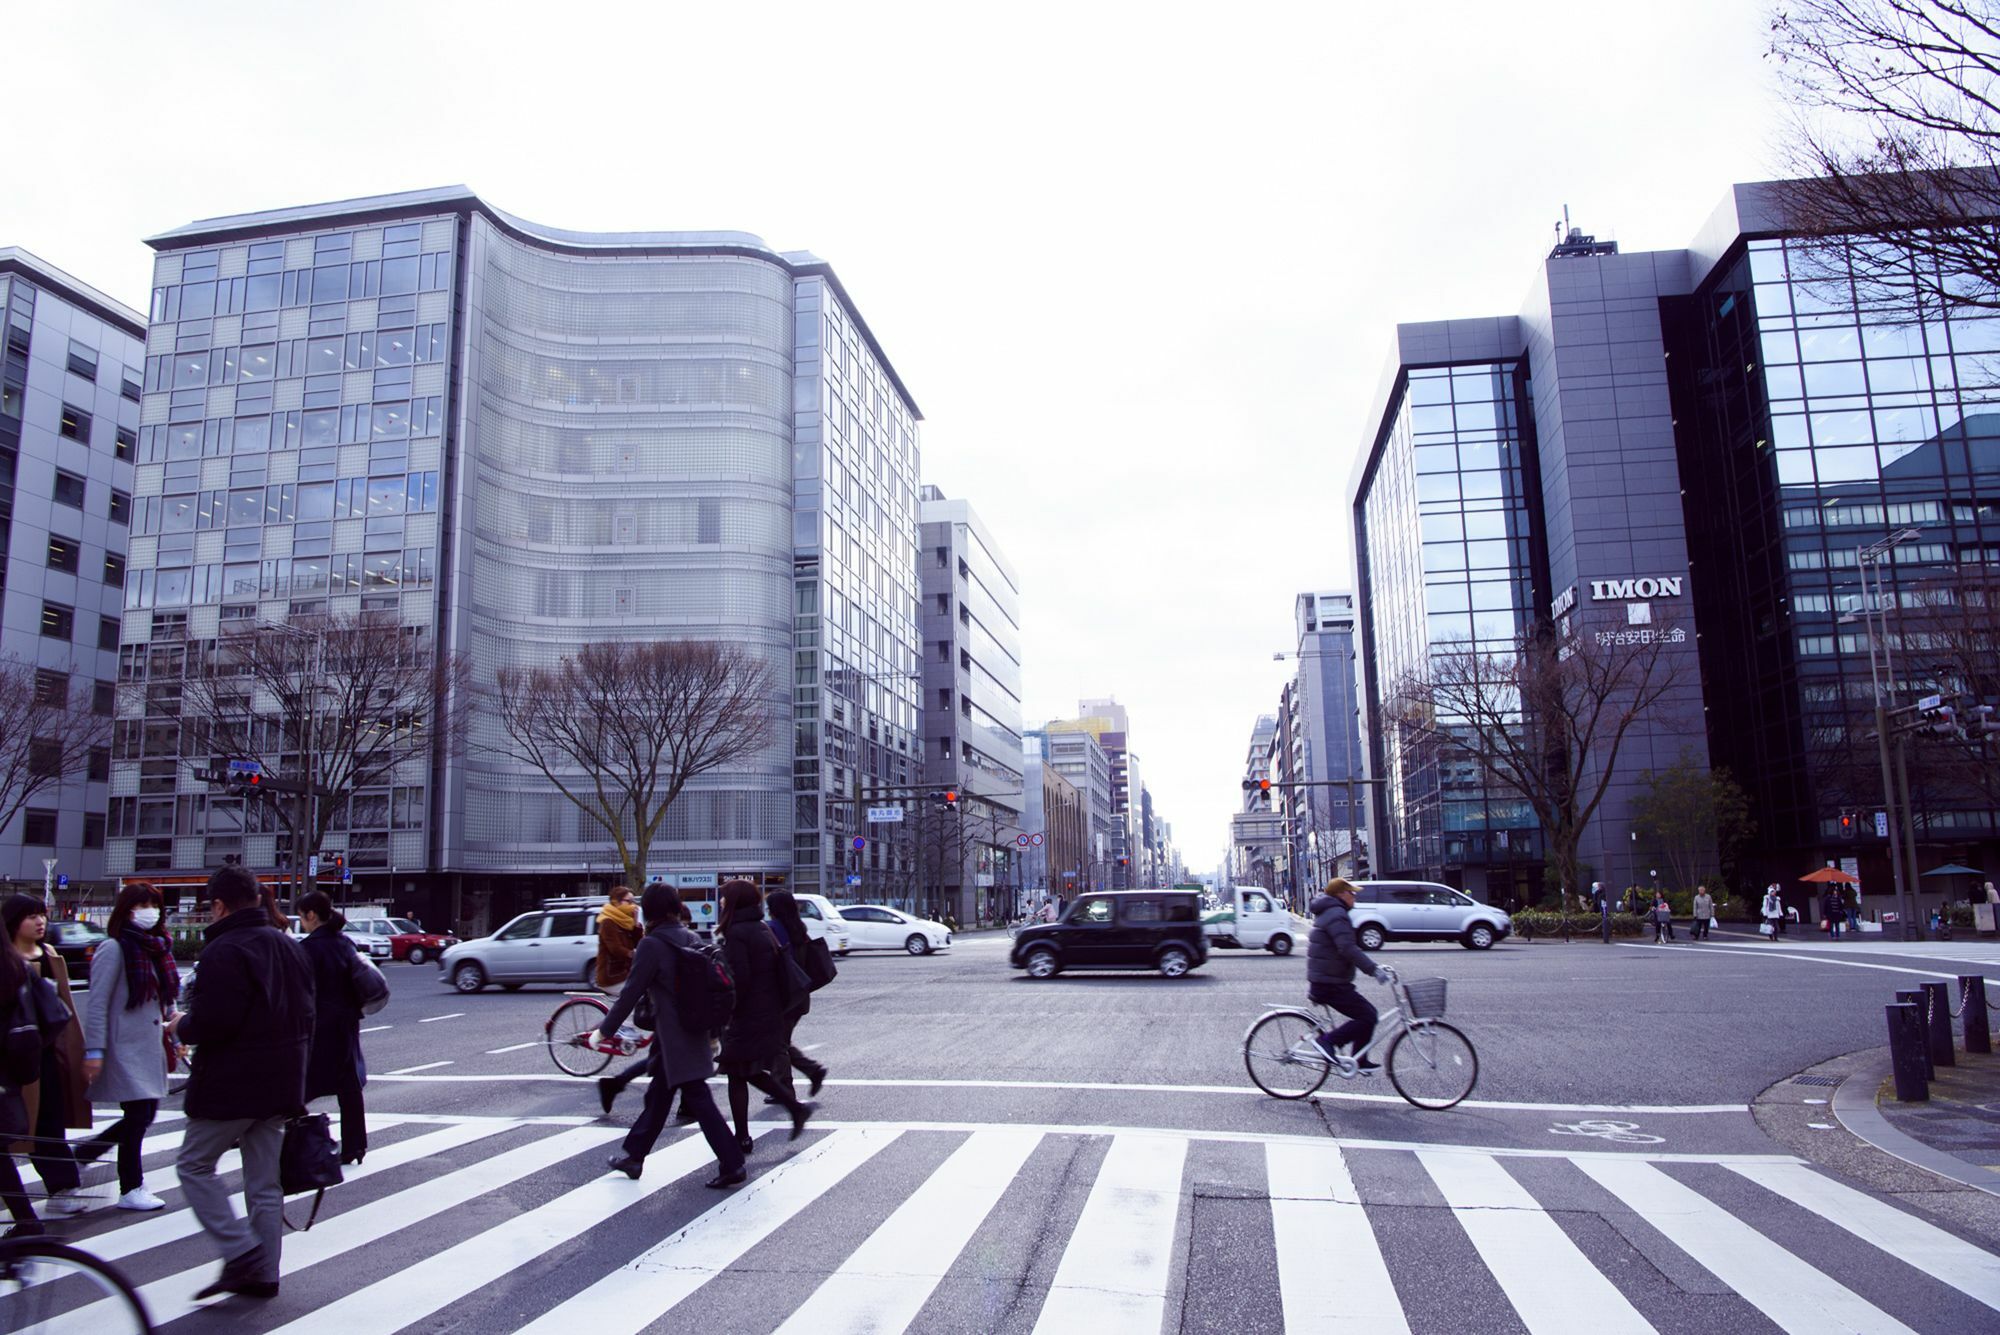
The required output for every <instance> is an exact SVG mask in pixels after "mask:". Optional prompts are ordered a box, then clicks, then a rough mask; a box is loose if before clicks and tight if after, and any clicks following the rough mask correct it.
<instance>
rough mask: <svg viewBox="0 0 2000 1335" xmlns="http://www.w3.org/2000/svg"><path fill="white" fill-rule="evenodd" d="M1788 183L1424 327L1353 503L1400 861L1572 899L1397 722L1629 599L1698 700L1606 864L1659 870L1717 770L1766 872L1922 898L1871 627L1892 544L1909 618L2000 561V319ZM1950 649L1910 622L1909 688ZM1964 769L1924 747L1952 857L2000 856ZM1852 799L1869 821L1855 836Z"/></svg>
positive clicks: (1932, 861)
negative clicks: (1397, 691)
mask: <svg viewBox="0 0 2000 1335" xmlns="http://www.w3.org/2000/svg"><path fill="white" fill-rule="evenodd" d="M1779 194H1780V190H1779V187H1778V186H1776V185H1773V184H1769V183H1766V184H1749V185H1739V186H1736V187H1733V188H1732V189H1731V191H1730V193H1729V195H1728V196H1727V198H1725V200H1724V201H1723V203H1722V205H1721V207H1720V208H1719V209H1718V210H1717V211H1716V213H1715V214H1714V216H1713V217H1712V218H1711V220H1710V221H1709V223H1708V224H1707V225H1706V226H1705V227H1704V229H1703V230H1702V233H1701V235H1700V236H1698V237H1697V238H1696V239H1695V240H1694V242H1693V243H1692V244H1691V245H1690V246H1689V247H1688V248H1687V249H1685V250H1677V251H1660V252H1647V253H1620V252H1619V251H1618V250H1617V248H1616V246H1615V245H1613V244H1610V243H1598V242H1595V241H1593V240H1592V239H1591V238H1588V237H1582V236H1578V235H1575V234H1572V235H1571V237H1570V238H1569V239H1568V240H1567V241H1566V242H1565V243H1564V244H1562V245H1559V246H1558V247H1556V249H1555V251H1554V252H1553V253H1552V254H1551V255H1550V256H1549V257H1548V258H1547V259H1546V260H1545V261H1544V262H1543V264H1542V266H1541V269H1540V272H1539V273H1538V275H1537V279H1536V282H1535V283H1534V285H1533V287H1532V288H1531V291H1530V295H1529V298H1528V300H1527V302H1526V303H1525V304H1524V306H1523V309H1522V311H1521V312H1520V313H1519V314H1518V315H1513V316H1502V317H1497V318H1480V319H1468V320H1451V321H1442V322H1437V323H1431V324H1418V325H1403V326H1399V327H1398V329H1397V338H1396V348H1395V352H1394V354H1393V355H1392V357H1391V359H1390V364H1389V367H1388V370H1387V372H1386V374H1385V376H1384V379H1383V382H1382V385H1381V388H1380V390H1379V391H1378V395H1377V402H1376V406H1375V409H1374V411H1372V412H1371V414H1370V421H1371V422H1372V423H1373V424H1374V425H1373V428H1372V430H1371V434H1370V437H1369V438H1368V440H1367V441H1366V442H1365V448H1364V450H1363V452H1362V457H1361V459H1360V460H1359V462H1358V464H1357V467H1356V470H1355V473H1354V478H1353V483H1352V488H1351V502H1352V512H1353V522H1354V544H1355V562H1356V570H1357V576H1358V586H1359V595H1360V619H1361V659H1362V669H1363V679H1364V687H1363V691H1362V704H1363V709H1364V711H1365V712H1366V713H1367V715H1368V719H1369V726H1368V728H1367V746H1368V756H1369V761H1370V766H1371V771H1372V773H1373V774H1374V775H1375V776H1377V777H1380V778H1382V779H1385V780H1386V781H1387V782H1386V784H1385V785H1384V786H1383V787H1382V788H1380V789H1378V790H1377V792H1376V794H1375V803H1374V809H1373V811H1372V813H1371V814H1372V818H1373V824H1372V830H1373V833H1374V836H1375V838H1376V841H1377V847H1378V848H1379V849H1380V850H1381V856H1380V859H1379V861H1378V864H1377V871H1378V874H1409V875H1422V876H1425V877H1429V878H1435V879H1441V880H1445V881H1448V882H1450V883H1453V884H1456V885H1460V886H1462V887H1464V888H1465V889H1467V890H1469V891H1472V892H1474V893H1476V894H1484V895H1486V896H1488V897H1492V898H1504V896H1505V894H1506V893H1507V892H1508V890H1510V889H1511V891H1512V893H1514V894H1515V896H1516V897H1517V898H1523V899H1525V898H1528V897H1529V893H1528V892H1529V891H1530V890H1532V891H1533V892H1534V894H1536V895H1538V894H1539V893H1540V891H1541V868H1540V862H1541V849H1540V848H1539V846H1538V845H1537V842H1536V841H1537V832H1536V830H1535V829H1534V828H1533V822H1532V820H1531V819H1529V817H1528V814H1527V813H1526V811H1525V810H1524V809H1523V808H1522V807H1521V805H1520V804H1519V803H1518V802H1517V801H1515V800H1513V799H1511V798H1510V797H1509V795H1507V794H1506V793H1504V792H1496V791H1493V790H1492V789H1491V788H1490V787H1488V786H1486V785H1483V784H1482V782H1481V780H1480V777H1479V774H1478V772H1477V770H1476V769H1475V768H1473V767H1469V766H1467V767H1463V768H1459V769H1455V770H1450V771H1448V772H1441V771H1440V769H1439V767H1438V766H1436V765H1435V764H1434V763H1430V762H1428V760H1427V758H1426V757H1425V756H1424V755H1423V753H1422V752H1421V751H1419V750H1417V749H1415V748H1412V747H1408V746H1404V745H1402V744H1401V743H1400V742H1399V740H1398V739H1397V737H1396V736H1395V735H1394V732H1393V730H1392V729H1389V728H1387V727H1385V726H1384V724H1385V714H1386V710H1385V708H1384V706H1385V702H1386V699H1387V694H1388V692H1390V691H1391V690H1392V689H1393V683H1394V682H1396V681H1397V680H1398V679H1399V677H1400V676H1401V675H1402V674H1403V673H1404V672H1406V671H1408V670H1409V669H1410V668H1411V667H1412V666H1413V665H1417V664H1420V663H1421V662H1422V661H1423V659H1424V658H1425V656H1426V655H1429V654H1432V653H1434V652H1436V651H1437V650H1438V649H1439V648H1440V647H1441V646H1445V645H1448V644H1449V645H1452V646H1457V645H1462V644H1464V643H1465V642H1468V641H1469V642H1470V643H1471V644H1472V645H1473V646H1475V647H1478V648H1480V649H1487V648H1494V649H1504V648H1505V647H1506V645H1507V643H1508V642H1509V641H1511V639H1512V638H1513V637H1514V636H1515V635H1517V634H1519V633H1520V632H1521V631H1522V630H1524V629H1526V628H1527V627H1529V626H1530V625H1532V624H1534V623H1535V622H1536V621H1537V620H1538V619H1540V620H1543V621H1548V620H1552V619H1554V618H1556V617H1558V616H1562V615H1570V614H1575V615H1585V614H1589V615H1592V616H1594V617H1596V618H1598V619H1599V620H1600V621H1604V620H1605V619H1606V618H1607V614H1608V616H1609V620H1610V621H1612V622H1615V623H1619V624H1625V625H1629V626H1630V627H1633V628H1634V630H1633V632H1632V633H1639V634H1656V635H1661V636H1663V637H1666V638H1667V641H1668V645H1669V647H1668V649H1667V650H1666V652H1667V653H1668V655H1669V656H1670V657H1672V656H1679V658H1680V661H1678V662H1677V663H1676V664H1675V671H1676V674H1677V680H1678V681H1679V683H1680V685H1679V686H1678V687H1677V689H1676V691H1675V692H1674V694H1673V695H1672V696H1671V697H1670V698H1669V699H1668V700H1667V701H1666V702H1665V703H1664V704H1663V706H1662V707H1661V708H1660V709H1659V710H1658V711H1657V712H1656V713H1655V715H1654V716H1653V717H1651V718H1649V719H1647V720H1645V721H1644V722H1642V723H1641V724H1640V725H1639V726H1638V727H1637V728H1636V729H1635V731H1634V733H1633V734H1631V735H1629V736H1628V738H1627V741H1626V745H1625V747H1624V749H1623V751H1622V753H1621V754H1620V756H1619V757H1618V761H1617V771H1616V774H1615V775H1614V782H1613V785H1612V788H1611V790H1610V792H1609V794H1608V796H1607V799H1606V802H1605V804H1604V806H1603V808H1602V809H1601V810H1600V811H1599V813H1598V816H1597V819H1596V821H1595V823H1594V825H1593V827H1592V829H1591V830H1590V831H1589V832H1588V833H1587V835H1586V838H1585V842H1584V849H1583V856H1584V860H1585V861H1586V862H1587V863H1589V864H1590V866H1591V868H1592V871H1593V873H1594V874H1595V875H1596V876H1597V878H1598V879H1601V880H1603V881H1605V882H1606V883H1607V884H1612V885H1624V884H1633V883H1637V884H1646V883H1647V880H1648V877H1647V873H1648V872H1649V871H1650V870H1651V869H1652V868H1651V865H1649V864H1652V863H1655V862H1656V861H1657V859H1656V858H1655V857H1654V855H1653V851H1652V850H1650V849H1648V848H1646V847H1645V846H1644V844H1643V843H1642V842H1641V841H1638V840H1635V839H1634V837H1633V829H1632V826H1633V818H1632V802H1633V799H1634V797H1635V795H1636V794H1637V792H1638V790H1639V786H1640V783H1641V779H1642V776H1643V775H1644V774H1645V773H1646V772H1647V771H1649V770H1659V769H1664V768H1666V767H1668V766H1670V765H1673V764H1675V763H1677V762H1680V761H1686V762H1688V763H1692V764H1696V765H1709V764H1714V765H1723V766H1727V767H1728V768H1729V769H1730V770H1731V771H1732V772H1733V773H1734V775H1735V776H1736V777H1737V778H1738V779H1739V781H1741V782H1742V783H1743V785H1744V786H1745V788H1746V789H1747V790H1748V792H1749V794H1750V797H1751V802H1752V808H1753V811H1752V814H1753V817H1754V819H1755V821H1756V832H1755V835H1754V836H1753V838H1752V840H1751V843H1750V845H1749V846H1748V847H1747V848H1746V849H1744V850H1742V852H1741V855H1740V858H1739V862H1738V867H1737V879H1738V881H1739V883H1740V884H1741V885H1742V886H1744V887H1750V886H1756V885H1761V884H1762V883H1764V882H1765V881H1768V880H1777V881H1780V882H1782V883H1785V884H1788V885H1791V884H1796V878H1797V877H1799V876H1801V875H1803V874H1804V873H1805V872H1806V871H1808V870H1811V869H1812V868H1814V867H1816V866H1819V865H1821V864H1822V863H1824V862H1825V861H1828V860H1833V859H1839V858H1842V857H1851V858H1854V859H1856V861H1857V864H1858V866H1859V870H1860V874H1861V876H1862V880H1863V890H1864V893H1865V894H1867V895H1870V896H1873V895H1888V894H1890V893H1892V885H1891V880H1890V876H1889V871H1888V862H1887V857H1886V853H1885V846H1884V841H1883V840H1881V839H1879V838H1877V837H1876V835H1875V825H1874V820H1873V812H1874V811H1876V810H1878V809H1880V808H1881V807H1882V805H1883V795H1882V790H1881V779H1880V774H1879V769H1877V768H1876V767H1875V766H1874V763H1873V762H1874V756H1875V748H1874V744H1873V742H1872V740H1870V739H1868V738H1867V737H1865V736H1864V734H1863V730H1862V729H1861V728H1859V727H1857V725H1856V720H1857V718H1859V717H1860V716H1861V715H1863V714H1866V713H1868V712H1869V710H1870V709H1871V707H1872V706H1871V702H1872V698H1873V689H1874V687H1873V682H1872V679H1871V675H1870V644H1869V637H1868V635H1867V632H1866V631H1865V629H1864V628H1863V626H1862V625H1861V624H1860V623H1859V622H1857V621H1855V620H1853V619H1852V618H1851V616H1850V619H1849V620H1848V621H1846V622H1843V621H1842V617H1843V616H1846V615H1849V614H1852V613H1854V612H1855V611H1856V609H1857V608H1858V607H1860V605H1861V575H1860V569H1859V552H1860V549H1861V548H1863V547H1864V546H1866V545H1867V544H1869V543H1871V542H1875V541H1877V540H1881V539H1884V538H1886V537H1888V536H1889V535H1892V534H1897V533H1904V539H1903V541H1902V543H1901V545H1899V546H1898V547H1897V548H1896V549H1895V550H1894V552H1893V553H1892V555H1891V557H1890V558H1889V560H1888V561H1887V562H1885V564H1884V566H1883V569H1884V571H1885V576H1884V577H1885V582H1886V583H1887V584H1888V585H1889V587H1890V596H1889V598H1888V600H1887V601H1888V602H1889V603H1890V604H1892V606H1891V607H1890V609H1889V611H1890V615H1891V617H1892V619H1893V618H1894V617H1895V615H1896V614H1897V613H1898V612H1901V613H1904V614H1906V615H1907V614H1909V613H1910V612H1911V609H1912V607H1913V605H1914V604H1916V603H1919V602H1921V601H1922V600H1923V597H1924V596H1925V595H1924V591H1925V590H1927V589H1934V588H1938V587H1942V586H1944V585H1946V584H1948V583H1949V582H1951V581H1953V580H1962V579H1963V578H1965V577H1966V574H1967V572H1979V571H1983V570H1986V569H1988V568H1990V567H1993V566H1995V565H2000V506H1996V499H2000V374H1996V373H1997V372H2000V320H1996V319H1994V318H1993V317H1992V315H1991V314H1990V313H1988V312H1967V313H1965V314H1963V315H1957V314H1953V315H1946V314H1934V315H1931V316H1929V317H1924V318H1918V317H1913V316H1911V315H1910V314H1908V313H1907V311H1906V310H1904V309H1903V308H1900V307H1897V306H1895V305H1894V304H1893V303H1889V304H1885V303H1883V302H1882V301H1881V300H1880V298H1879V294H1878V293H1877V292H1876V291H1875V290H1873V289H1872V288H1871V286H1870V283H1869V280H1868V275H1870V274H1872V273H1874V272H1875V271H1876V267H1875V266H1872V265H1868V266H1864V267H1863V276H1862V277H1861V278H1860V279H1857V278H1856V277H1855V275H1854V274H1853V272H1852V271H1851V266H1850V265H1849V264H1848V262H1847V259H1846V258H1845V256H1847V255H1848V254H1849V252H1848V251H1846V250H1845V249H1844V248H1843V246H1842V245H1841V244H1840V243H1838V242H1835V243H1828V242H1826V241H1811V242H1808V241H1803V240H1800V239H1797V238H1788V237H1787V236H1786V235H1785V228H1784V226H1783V223H1782V220H1781V214H1780V210H1779ZM1906 530H1914V531H1913V532H1907V533H1906V532H1905V531H1906ZM1980 577H1981V578H1983V576H1980ZM1621 605H1622V611H1623V616H1619V615H1618V613H1619V611H1620V610H1621ZM1924 643H1925V641H1924V639H1923V637H1922V636H1921V635H1919V634H1917V633H1915V632H1914V631H1913V630H1911V629H1908V628H1904V629H1898V628H1896V627H1894V626H1892V627H1891V629H1890V633H1889V637H1888V641H1887V645H1888V647H1890V648H1892V649H1894V650H1897V651H1899V652H1902V653H1903V658H1902V660H1901V666H1900V668H1899V670H1898V674H1897V678H1896V681H1895V685H1896V687H1897V688H1898V689H1899V691H1900V692H1901V696H1902V698H1903V699H1904V701H1905V702H1906V703H1907V702H1908V701H1910V700H1914V699H1915V698H1916V696H1917V695H1918V694H1921V693H1923V692H1926V691H1929V690H1932V689H1937V688H1939V687H1940V686H1941V685H1944V684H1945V683H1943V682H1942V679H1941V677H1940V675H1939V673H1940V668H1939V665H1938V664H1936V663H1934V662H1932V661H1930V660H1928V659H1927V658H1926V656H1925V652H1924ZM1956 684H1958V683H1953V685H1956ZM1986 703H1993V701H1991V700H1988V701H1986ZM1868 722H1869V724H1870V726H1872V717H1870V718H1869V720H1868ZM1963 772H1964V766H1963V765H1962V764H1959V763H1957V762H1956V761H1951V760H1949V759H1948V758H1947V757H1945V756H1944V755H1942V754H1940V753H1926V752H1924V751H1922V750H1921V749H1920V750H1919V752H1918V753H1917V754H1916V756H1915V757H1914V763H1913V768H1912V776H1913V788H1914V789H1915V792H1914V794H1913V796H1914V798H1915V802H1914V805H1915V807H1916V811H1917V824H1918V829H1919V834H1918V842H1919V847H1920V850H1921V861H1922V863H1923V865H1924V866H1925V867H1931V866H1935V865H1937V864H1939V863H1943V862H1946V861H1960V862H1964V863H1966V864H1967V865H1969V866H1974V867H1981V866H1987V865H1990V863H1991V860H1992V859H1994V857H1995V855H1996V853H2000V848H1996V844H1995V836H1996V833H2000V824H1996V811H1995V809H1994V807H1995V803H1994V801H1993V800H1992V799H1991V798H1990V797H1988V796H1986V795H1984V794H1983V793H1982V792H1981V791H1980V789H1979V787H1978V785H1976V784H1968V783H1966V782H1964V781H1963V780H1962V778H1958V777H1953V776H1956V775H1962V773H1963ZM1843 813H1847V814H1849V815H1855V814H1859V815H1860V816H1861V819H1860V820H1859V821H1858V822H1857V824H1858V826H1859V830H1858V835H1857V837H1855V838H1853V839H1852V840H1851V841H1850V840H1848V839H1846V838H1844V837H1843V829H1842V821H1841V816H1842V814H1843ZM1938 884H1939V885H1942V884H1943V883H1942V882H1940V883H1938ZM1961 888H1962V887H1961ZM1879 902H1882V901H1878V903H1879Z"/></svg>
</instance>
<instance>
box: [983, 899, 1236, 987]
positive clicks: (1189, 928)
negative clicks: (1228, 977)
mask: <svg viewBox="0 0 2000 1335" xmlns="http://www.w3.org/2000/svg"><path fill="white" fill-rule="evenodd" d="M1207 959H1208V937H1207V936H1206V935H1205V934H1204V933H1203V931H1202V926H1201V896H1200V895H1199V894H1197V893H1196V892H1194V891H1192V890H1189V891H1181V890H1114V891H1103V892H1099V893H1096V894H1088V895H1082V896H1080V897H1079V898H1078V899H1077V901H1076V902H1075V903H1074V904H1071V905H1070V906H1069V912H1067V913H1065V914H1064V915H1063V917H1062V921H1061V922H1053V923H1044V924H1041V925H1038V926H1032V927H1024V928H1022V929H1021V931H1020V933H1019V934H1018V935H1016V936H1015V938H1014V952H1013V954H1012V956H1011V957H1010V958H1009V959H1008V963H1010V964H1012V965H1013V966H1014V967H1015V968H1017V969H1026V970H1027V971H1028V976H1029V977H1031V978H1053V977H1055V976H1056V975H1057V974H1059V973H1061V972H1062V971H1063V970H1064V969H1158V970H1159V971H1160V973H1161V974H1162V975H1163V976H1165V977H1168V978H1178V977H1180V976H1181V975H1182V974H1184V973H1186V972H1187V971H1188V970H1189V969H1192V968H1194V967H1195V966H1196V965H1198V964H1201V963H1203V962H1204V961H1206V960H1207Z"/></svg>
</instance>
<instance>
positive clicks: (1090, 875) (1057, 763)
mask: <svg viewBox="0 0 2000 1335" xmlns="http://www.w3.org/2000/svg"><path fill="white" fill-rule="evenodd" d="M1033 735H1034V736H1036V737H1038V738H1039V741H1040V747H1041V753H1042V759H1043V763H1044V764H1045V765H1046V766H1047V767H1048V768H1049V769H1051V770H1053V771H1055V772H1056V773H1057V774H1059V775H1061V776H1062V777H1063V779H1065V780H1066V781H1067V782H1068V783H1069V784H1070V786H1071V787H1073V788H1075V789H1076V791H1077V795H1078V799H1079V801H1080V802H1081V803H1082V807H1083V816H1084V821H1083V844H1082V847H1081V849H1080V850H1079V855H1078V858H1077V860H1076V861H1074V862H1064V863H1051V864H1050V866H1051V868H1052V870H1051V873H1050V874H1051V876H1052V877H1054V878H1055V881H1054V882H1053V884H1052V887H1051V888H1060V889H1063V890H1064V892H1065V897H1067V890H1068V884H1067V883H1068V881H1069V880H1070V879H1074V881H1075V889H1077V890H1078V891H1083V890H1103V889H1107V888H1109V887H1110V885H1111V882H1112V876H1111V868H1112V866H1113V865H1115V864H1113V863H1112V861H1111V847H1112V825H1113V822H1114V820H1115V816H1114V815H1113V812H1112V806H1111V758H1110V757H1109V756H1107V755H1105V753H1104V748H1103V747H1102V746H1099V745H1098V744H1097V738H1096V737H1094V736H1093V735H1091V734H1090V733H1088V732H1083V731H1074V732H1065V731H1062V730H1061V729H1059V728H1057V727H1055V726H1054V725H1053V724H1052V725H1050V726H1049V727H1048V728H1046V729H1041V730H1038V731H1037V732H1036V733H1035V734H1033Z"/></svg>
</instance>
